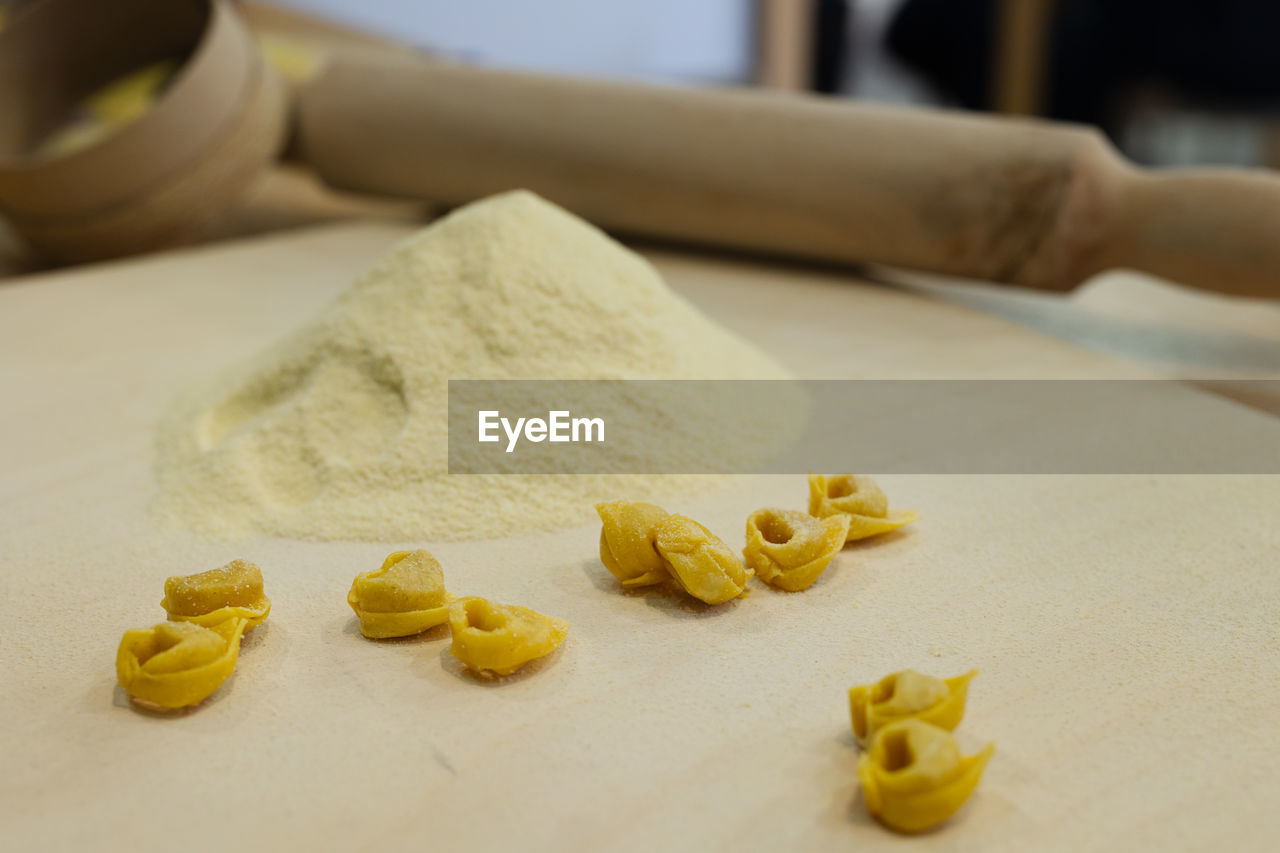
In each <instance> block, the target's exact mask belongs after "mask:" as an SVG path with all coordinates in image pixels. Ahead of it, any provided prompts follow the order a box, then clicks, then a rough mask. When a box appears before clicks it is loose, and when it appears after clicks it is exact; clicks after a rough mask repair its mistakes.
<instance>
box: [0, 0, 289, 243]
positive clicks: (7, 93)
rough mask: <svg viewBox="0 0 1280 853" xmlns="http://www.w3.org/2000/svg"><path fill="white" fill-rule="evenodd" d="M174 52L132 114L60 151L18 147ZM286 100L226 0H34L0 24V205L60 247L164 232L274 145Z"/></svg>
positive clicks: (183, 224) (159, 236)
mask: <svg viewBox="0 0 1280 853" xmlns="http://www.w3.org/2000/svg"><path fill="white" fill-rule="evenodd" d="M174 58H179V59H182V58H185V61H184V62H183V65H182V67H181V69H180V70H179V72H178V73H177V75H176V76H175V78H174V80H173V81H172V82H171V84H170V85H169V87H168V89H167V90H166V91H165V92H164V94H163V95H161V96H160V97H159V98H158V99H157V101H156V102H155V103H154V104H153V105H152V106H151V108H150V109H149V110H148V111H147V112H146V113H145V114H144V115H142V116H141V117H139V118H138V119H137V120H135V121H133V122H131V123H129V124H127V125H125V126H123V127H121V128H118V129H116V130H115V131H114V132H112V133H111V134H110V135H109V136H107V137H105V138H104V139H102V140H100V141H98V142H96V143H94V144H92V145H90V146H89V147H87V148H84V149H82V150H79V151H75V152H72V153H70V154H68V155H66V156H53V157H40V156H37V155H34V154H33V153H32V152H33V150H34V149H35V147H36V144H37V143H38V142H39V141H40V140H41V139H43V138H44V137H46V136H47V134H48V133H49V132H51V131H52V130H53V129H55V128H56V127H57V126H58V124H59V123H60V122H61V121H62V120H63V119H64V117H65V116H67V115H68V114H69V113H70V111H71V110H72V109H73V108H74V107H75V105H76V104H78V103H79V102H80V101H81V100H82V99H83V98H84V97H85V96H87V95H88V94H90V93H91V92H93V91H94V90H96V89H97V88H98V87H99V86H101V85H102V84H104V83H106V82H109V81H110V80H112V79H115V78H117V77H119V76H120V75H121V74H124V73H127V72H128V71H130V70H133V69H135V68H138V67H141V66H143V65H146V64H149V63H151V62H156V61H159V60H164V59H174ZM286 112H287V108H286V102H285V97H284V91H283V87H282V86H281V84H280V82H279V81H278V80H277V79H276V78H275V75H274V73H273V72H272V71H271V70H270V68H269V67H268V66H267V63H266V62H265V60H264V59H263V58H262V56H261V54H260V53H259V51H258V49H257V45H256V44H255V42H254V40H253V38H252V36H251V35H250V34H249V32H248V31H247V30H246V29H245V28H244V26H243V25H242V24H241V22H240V20H239V18H238V16H237V15H236V13H235V12H234V10H232V9H231V7H230V6H229V5H228V3H227V2H226V0H112V2H111V3H103V2H101V0H44V2H42V3H38V4H35V5H33V6H30V7H27V8H26V9H25V10H24V11H23V12H22V13H20V14H19V15H18V16H17V18H16V19H15V20H14V21H13V22H12V24H11V26H10V27H9V28H8V29H7V30H5V31H4V32H2V33H0V115H4V116H6V117H7V118H8V120H6V121H5V122H3V123H2V125H0V208H3V210H4V213H5V214H6V215H7V216H8V218H10V219H11V220H12V221H13V223H14V225H15V226H16V227H17V229H18V230H19V232H21V233H22V234H23V235H24V236H26V237H27V239H28V241H29V242H31V243H32V244H33V245H34V246H35V247H36V248H37V249H39V250H43V252H44V253H45V254H47V255H52V256H54V257H60V258H64V259H80V258H88V257H103V256H112V255H119V254H126V253H128V252H132V251H138V250H141V249H145V248H151V247H153V246H158V245H163V244H165V243H168V242H173V241H174V240H175V239H180V238H181V236H182V235H183V234H184V233H185V232H186V231H189V230H191V229H192V228H194V227H195V226H196V225H197V224H199V223H201V222H203V220H205V219H207V218H209V217H211V216H213V215H216V214H217V213H218V212H219V210H220V208H221V207H222V206H225V205H226V204H228V203H229V202H230V201H231V200H233V199H234V198H235V197H236V196H237V195H238V193H239V191H240V190H241V189H242V188H243V185H244V184H245V183H247V182H248V181H249V180H251V179H252V177H253V176H255V175H256V174H257V173H258V171H259V170H260V169H261V168H262V167H264V166H265V165H266V164H267V163H269V162H271V161H272V160H273V159H274V158H275V157H276V155H277V154H278V153H279V150H280V148H281V146H282V144H283V139H284V133H285V125H286V121H285V119H286Z"/></svg>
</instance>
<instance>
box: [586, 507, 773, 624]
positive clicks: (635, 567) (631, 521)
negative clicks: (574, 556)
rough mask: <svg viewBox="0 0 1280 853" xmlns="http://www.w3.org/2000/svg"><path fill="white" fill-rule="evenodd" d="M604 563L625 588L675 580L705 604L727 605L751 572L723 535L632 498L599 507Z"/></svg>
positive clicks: (736, 594) (738, 593) (601, 549)
mask: <svg viewBox="0 0 1280 853" xmlns="http://www.w3.org/2000/svg"><path fill="white" fill-rule="evenodd" d="M596 512H597V513H599V515H600V522H601V528H600V562H602V563H604V565H605V568H607V569H608V570H609V572H610V573H611V574H612V575H613V576H614V577H616V578H617V579H618V581H619V582H620V583H621V584H622V585H623V586H624V587H627V588H635V587H641V586H650V585H652V584H658V583H662V582H664V581H668V580H670V581H674V582H675V583H676V585H678V586H679V587H680V588H681V589H683V590H684V591H685V592H687V593H689V594H690V595H692V596H693V597H694V598H697V599H699V600H701V601H705V602H706V603H707V604H723V603H724V602H726V601H729V600H730V599H733V598H737V597H738V596H739V595H742V593H743V592H744V591H745V589H746V585H747V578H749V577H750V576H751V574H752V573H751V572H750V571H748V570H747V569H746V568H745V567H744V566H743V565H742V561H741V560H740V559H738V555H737V554H735V553H734V552H733V549H731V548H730V547H729V546H728V545H726V544H725V543H724V541H723V540H722V539H720V538H719V537H718V536H716V535H715V534H713V533H712V532H711V531H710V530H708V529H707V528H705V527H703V526H702V525H701V524H699V523H698V522H696V521H694V520H693V519H691V518H686V517H685V516H683V515H675V514H673V513H669V512H667V511H666V510H664V509H663V508H662V507H660V506H654V505H653V504H648V503H639V502H632V501H610V502H608V503H602V504H597V505H596Z"/></svg>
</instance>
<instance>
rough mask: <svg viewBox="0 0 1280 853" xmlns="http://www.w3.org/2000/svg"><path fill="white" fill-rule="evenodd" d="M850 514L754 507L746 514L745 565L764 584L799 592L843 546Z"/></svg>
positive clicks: (808, 584) (813, 579)
mask: <svg viewBox="0 0 1280 853" xmlns="http://www.w3.org/2000/svg"><path fill="white" fill-rule="evenodd" d="M848 532H849V516H848V515H845V514H844V513H838V514H836V515H832V516H828V517H827V518H814V517H813V516H812V515H809V514H807V513H803V512H799V511H798V510H790V509H761V510H756V511H755V512H753V513H752V514H751V516H750V517H749V518H747V547H746V548H744V549H743V551H742V556H743V557H744V559H745V561H746V564H747V567H748V568H751V569H753V570H754V571H755V573H756V576H757V577H759V578H760V580H762V581H764V582H765V583H767V584H770V585H772V586H776V587H778V588H779V589H785V590H788V591H790V592H798V591H799V590H802V589H808V588H809V587H810V586H813V583H814V581H816V580H817V579H818V577H819V576H820V575H821V574H822V573H823V572H824V571H825V570H826V568H827V565H828V564H829V563H830V562H831V560H832V558H833V557H835V555H836V554H837V553H838V552H839V551H840V549H841V548H842V547H844V543H845V536H846V535H847V534H848Z"/></svg>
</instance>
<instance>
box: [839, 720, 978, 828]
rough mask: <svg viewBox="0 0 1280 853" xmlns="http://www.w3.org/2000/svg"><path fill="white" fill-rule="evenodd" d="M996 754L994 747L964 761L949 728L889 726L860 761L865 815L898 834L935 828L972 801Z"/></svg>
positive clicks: (918, 723)
mask: <svg viewBox="0 0 1280 853" xmlns="http://www.w3.org/2000/svg"><path fill="white" fill-rule="evenodd" d="M994 752H995V744H988V745H987V746H986V748H985V749H983V750H982V751H981V752H979V753H978V754H976V755H969V756H962V755H961V754H960V747H959V746H958V745H957V744H956V741H955V738H954V737H952V735H951V733H950V732H948V731H946V730H945V729H940V728H938V727H937V726H933V725H930V724H929V723H926V722H924V721H923V720H919V719H905V720H899V721H898V722H895V723H891V724H889V725H887V726H885V727H884V728H882V729H880V730H879V731H878V732H876V734H875V736H874V737H873V738H872V740H871V748H870V750H868V752H867V753H866V754H864V755H863V756H862V758H861V759H859V761H858V780H859V781H860V782H861V785H862V797H863V801H864V802H865V803H866V806H867V812H868V813H869V814H870V815H871V816H872V817H874V818H875V819H876V820H878V821H880V822H881V823H883V824H884V825H885V826H887V827H889V828H890V829H894V830H897V831H898V832H907V833H913V832H923V831H924V830H926V829H929V828H931V827H934V826H937V825H938V824H940V823H942V822H943V821H944V820H946V819H947V818H949V817H951V816H952V815H953V814H955V813H956V812H957V811H958V810H959V809H960V807H961V806H963V805H964V803H965V801H966V800H968V799H969V796H970V794H972V793H973V791H974V789H975V788H977V787H978V782H979V781H980V780H981V778H982V772H983V770H985V769H986V766H987V762H988V761H989V760H990V759H991V756H992V754H993V753H994Z"/></svg>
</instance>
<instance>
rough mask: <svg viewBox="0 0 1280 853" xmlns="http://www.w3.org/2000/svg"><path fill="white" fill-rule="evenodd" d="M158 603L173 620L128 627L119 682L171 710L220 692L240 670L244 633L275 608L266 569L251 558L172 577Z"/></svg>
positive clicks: (145, 700) (120, 651)
mask: <svg viewBox="0 0 1280 853" xmlns="http://www.w3.org/2000/svg"><path fill="white" fill-rule="evenodd" d="M160 604H161V606H163V607H164V609H165V611H166V612H167V613H168V615H169V620H170V621H168V622H162V623H160V624H159V625H156V626H155V627H153V628H141V629H137V630H133V631H126V632H125V633H124V636H123V637H122V638H121V640H120V646H119V648H118V649H117V650H116V680H117V681H118V682H119V683H120V686H121V687H123V688H124V689H125V692H126V693H128V694H129V695H130V696H131V697H133V699H134V700H136V701H138V702H140V703H143V704H147V705H153V706H155V707H159V708H168V709H173V708H182V707H186V706H188V705H195V704H198V703H199V702H201V701H202V700H204V699H205V698H206V697H208V696H209V695H210V694H212V693H213V692H214V691H215V690H217V689H218V687H219V686H221V684H222V682H224V681H226V680H227V678H228V677H230V675H231V673H232V672H233V671H234V670H235V668H236V662H237V661H238V660H239V658H240V640H241V638H242V637H243V636H244V633H245V632H246V631H248V630H250V629H251V628H254V627H256V626H258V625H261V624H262V623H263V621H265V620H266V618H267V614H269V613H270V612H271V599H269V598H267V596H266V594H265V593H264V592H263V589H262V570H261V569H259V568H258V567H257V566H255V565H254V564H253V563H250V562H248V561H246V560H232V561H231V562H230V563H228V564H227V565H225V566H223V567H222V568H220V569H212V570H210V571H207V572H198V573H196V574H194V575H183V576H177V577H171V578H169V579H168V580H166V581H165V582H164V599H163V600H162V601H161V602H160Z"/></svg>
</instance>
